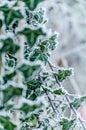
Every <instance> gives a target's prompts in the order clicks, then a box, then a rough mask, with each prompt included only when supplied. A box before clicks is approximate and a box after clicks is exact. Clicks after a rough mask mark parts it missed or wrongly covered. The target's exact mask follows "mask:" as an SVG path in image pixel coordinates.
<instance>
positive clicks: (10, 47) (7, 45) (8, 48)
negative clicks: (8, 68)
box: [0, 37, 19, 54]
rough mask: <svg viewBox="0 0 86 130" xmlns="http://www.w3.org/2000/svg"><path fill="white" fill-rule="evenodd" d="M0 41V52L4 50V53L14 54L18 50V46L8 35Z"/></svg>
mask: <svg viewBox="0 0 86 130" xmlns="http://www.w3.org/2000/svg"><path fill="white" fill-rule="evenodd" d="M1 41H2V42H3V46H2V48H1V49H0V53H4V52H5V53H10V54H14V53H16V52H17V51H18V50H19V46H18V45H16V44H14V42H13V39H11V38H10V37H9V38H7V39H5V40H1Z"/></svg>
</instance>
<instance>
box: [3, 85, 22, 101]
mask: <svg viewBox="0 0 86 130" xmlns="http://www.w3.org/2000/svg"><path fill="white" fill-rule="evenodd" d="M3 95H4V96H3V103H7V102H8V101H9V100H10V99H11V98H13V97H15V96H21V95H22V88H16V87H14V86H12V85H9V86H8V87H7V88H6V89H4V90H3Z"/></svg>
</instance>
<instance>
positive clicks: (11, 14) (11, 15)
mask: <svg viewBox="0 0 86 130" xmlns="http://www.w3.org/2000/svg"><path fill="white" fill-rule="evenodd" d="M0 11H2V12H3V13H4V17H5V24H6V26H8V25H10V24H11V22H13V20H14V19H22V18H23V16H22V14H21V13H20V11H19V10H17V11H16V10H14V9H12V8H9V7H8V6H7V5H4V6H1V7H0Z"/></svg>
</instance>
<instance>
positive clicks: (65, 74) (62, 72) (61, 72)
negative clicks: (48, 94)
mask: <svg viewBox="0 0 86 130" xmlns="http://www.w3.org/2000/svg"><path fill="white" fill-rule="evenodd" d="M54 74H55V76H56V78H57V79H58V81H59V82H62V81H63V80H65V79H66V78H67V77H69V76H70V75H72V69H70V70H58V73H54Z"/></svg>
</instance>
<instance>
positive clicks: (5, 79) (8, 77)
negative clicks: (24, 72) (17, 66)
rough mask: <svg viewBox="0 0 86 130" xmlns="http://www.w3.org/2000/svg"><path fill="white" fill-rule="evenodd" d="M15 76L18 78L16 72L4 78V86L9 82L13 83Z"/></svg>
mask: <svg viewBox="0 0 86 130" xmlns="http://www.w3.org/2000/svg"><path fill="white" fill-rule="evenodd" d="M14 76H16V72H15V71H14V72H12V73H10V74H6V75H5V76H4V77H3V80H4V84H6V83H7V82H8V81H11V80H13V78H14Z"/></svg>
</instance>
